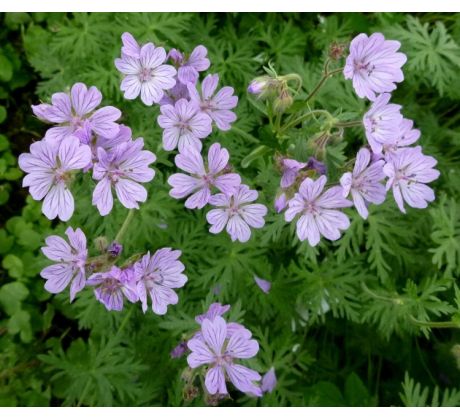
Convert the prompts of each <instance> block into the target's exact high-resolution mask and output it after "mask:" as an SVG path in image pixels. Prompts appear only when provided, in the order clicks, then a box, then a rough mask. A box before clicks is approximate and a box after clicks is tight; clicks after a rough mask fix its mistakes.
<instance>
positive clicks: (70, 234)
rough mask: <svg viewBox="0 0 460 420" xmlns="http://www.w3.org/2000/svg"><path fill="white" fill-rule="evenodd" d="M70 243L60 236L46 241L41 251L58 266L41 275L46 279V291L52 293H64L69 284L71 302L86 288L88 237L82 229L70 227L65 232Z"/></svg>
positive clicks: (53, 266)
mask: <svg viewBox="0 0 460 420" xmlns="http://www.w3.org/2000/svg"><path fill="white" fill-rule="evenodd" d="M65 233H66V235H67V238H69V243H67V242H66V241H65V240H64V239H62V238H61V237H59V236H56V235H51V236H48V237H47V238H46V239H45V243H46V246H44V247H42V248H41V251H42V252H43V254H45V256H46V257H47V258H49V259H50V260H52V261H56V262H57V264H53V265H50V266H48V267H46V268H44V269H43V270H42V271H41V272H40V275H41V276H42V277H43V278H44V279H46V280H47V281H46V283H45V289H46V290H47V291H48V292H50V293H60V292H62V291H63V290H64V289H65V288H66V287H67V286H68V285H69V283H72V284H71V285H70V301H71V302H72V301H73V300H74V299H75V295H76V294H77V293H78V292H79V291H80V290H82V289H83V288H84V287H85V281H86V273H85V264H86V259H87V257H88V250H87V249H86V237H85V234H84V233H83V232H82V231H81V229H78V228H77V229H76V230H73V229H72V228H71V227H68V228H67V229H66V231H65Z"/></svg>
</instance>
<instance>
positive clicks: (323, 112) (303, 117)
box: [280, 109, 332, 133]
mask: <svg viewBox="0 0 460 420" xmlns="http://www.w3.org/2000/svg"><path fill="white" fill-rule="evenodd" d="M315 115H326V116H327V117H328V118H332V116H331V114H330V113H329V112H327V111H326V110H325V109H314V110H313V111H310V112H307V113H306V114H303V115H301V116H300V117H298V118H296V119H295V120H294V121H291V122H290V123H288V124H286V125H285V126H284V127H281V129H280V133H282V132H284V131H286V130H287V129H289V128H291V127H294V126H295V125H297V124H299V123H301V122H302V121H303V120H306V119H307V118H311V117H314V116H315Z"/></svg>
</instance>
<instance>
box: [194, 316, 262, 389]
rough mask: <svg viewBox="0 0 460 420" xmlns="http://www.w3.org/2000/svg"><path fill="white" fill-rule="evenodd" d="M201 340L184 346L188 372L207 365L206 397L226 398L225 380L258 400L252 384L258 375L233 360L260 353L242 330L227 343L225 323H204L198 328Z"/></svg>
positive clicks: (216, 318)
mask: <svg viewBox="0 0 460 420" xmlns="http://www.w3.org/2000/svg"><path fill="white" fill-rule="evenodd" d="M201 334H202V338H192V339H191V340H189V341H188V343H187V346H188V348H189V349H190V350H191V351H192V353H191V354H189V356H188V357H187V362H188V364H189V366H190V367H191V368H197V367H199V366H203V365H209V366H210V367H209V368H208V370H207V372H206V377H205V386H206V389H207V391H208V392H209V394H211V395H214V394H227V387H226V384H225V378H226V377H228V379H229V380H230V382H231V383H232V384H233V385H234V386H235V387H236V388H237V389H239V390H240V391H242V392H245V393H248V394H253V395H257V396H261V395H262V392H261V390H260V388H259V386H257V385H255V384H254V382H255V381H259V380H260V379H261V377H260V375H259V374H258V373H257V372H256V371H254V370H252V369H249V368H247V367H245V366H242V365H240V364H237V363H235V361H236V359H249V358H251V357H254V356H255V355H256V354H257V352H258V351H259V344H258V343H257V341H255V340H253V339H251V333H250V332H249V331H248V330H246V329H244V330H240V331H235V332H234V333H233V334H232V335H231V336H230V338H229V339H228V341H227V323H226V322H225V320H224V319H223V318H221V317H220V316H216V317H215V318H214V320H212V321H211V320H209V319H204V320H203V323H202V324H201Z"/></svg>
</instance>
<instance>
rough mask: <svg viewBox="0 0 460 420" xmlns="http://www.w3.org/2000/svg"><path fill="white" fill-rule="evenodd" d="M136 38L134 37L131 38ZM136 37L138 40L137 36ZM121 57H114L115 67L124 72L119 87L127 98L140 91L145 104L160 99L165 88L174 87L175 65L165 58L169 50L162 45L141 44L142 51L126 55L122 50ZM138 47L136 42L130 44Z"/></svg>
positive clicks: (135, 95) (136, 95)
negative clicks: (169, 63)
mask: <svg viewBox="0 0 460 420" xmlns="http://www.w3.org/2000/svg"><path fill="white" fill-rule="evenodd" d="M132 39H133V40H134V38H132ZM134 41H135V40H134ZM123 44H124V46H123V48H122V54H121V58H117V59H116V60H115V67H116V68H117V69H118V70H119V71H120V72H121V73H122V74H123V75H125V78H124V79H123V81H122V82H121V85H120V89H121V90H122V91H123V92H124V97H125V98H126V99H136V98H137V97H138V96H139V94H140V95H141V100H142V102H143V103H144V104H145V105H148V106H150V105H152V104H153V103H154V102H155V103H159V102H160V100H161V98H162V97H163V94H164V91H165V90H168V89H171V88H172V87H173V86H174V85H175V84H176V80H175V78H174V76H175V75H176V69H175V68H174V67H173V66H170V65H168V64H163V63H164V62H165V61H166V51H165V50H164V48H162V47H155V46H154V45H153V44H152V43H151V42H149V43H148V44H145V45H143V46H142V47H141V48H140V51H139V54H138V56H137V54H131V55H127V54H126V53H125V52H123V50H124V49H125V48H126V47H127V45H126V46H125V40H123ZM131 47H132V48H134V50H136V47H135V46H134V45H132V46H131Z"/></svg>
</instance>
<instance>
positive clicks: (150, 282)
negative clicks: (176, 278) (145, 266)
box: [143, 271, 164, 289]
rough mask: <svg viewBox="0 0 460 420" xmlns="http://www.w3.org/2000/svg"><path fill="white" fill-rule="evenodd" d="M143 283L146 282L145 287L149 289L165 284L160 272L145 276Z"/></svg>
mask: <svg viewBox="0 0 460 420" xmlns="http://www.w3.org/2000/svg"><path fill="white" fill-rule="evenodd" d="M143 281H144V284H145V287H146V288H147V289H151V288H152V287H154V286H155V285H156V284H160V285H161V284H163V281H164V279H163V275H162V274H161V273H160V272H158V271H153V272H151V273H149V274H147V275H145V276H144V278H143Z"/></svg>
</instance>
